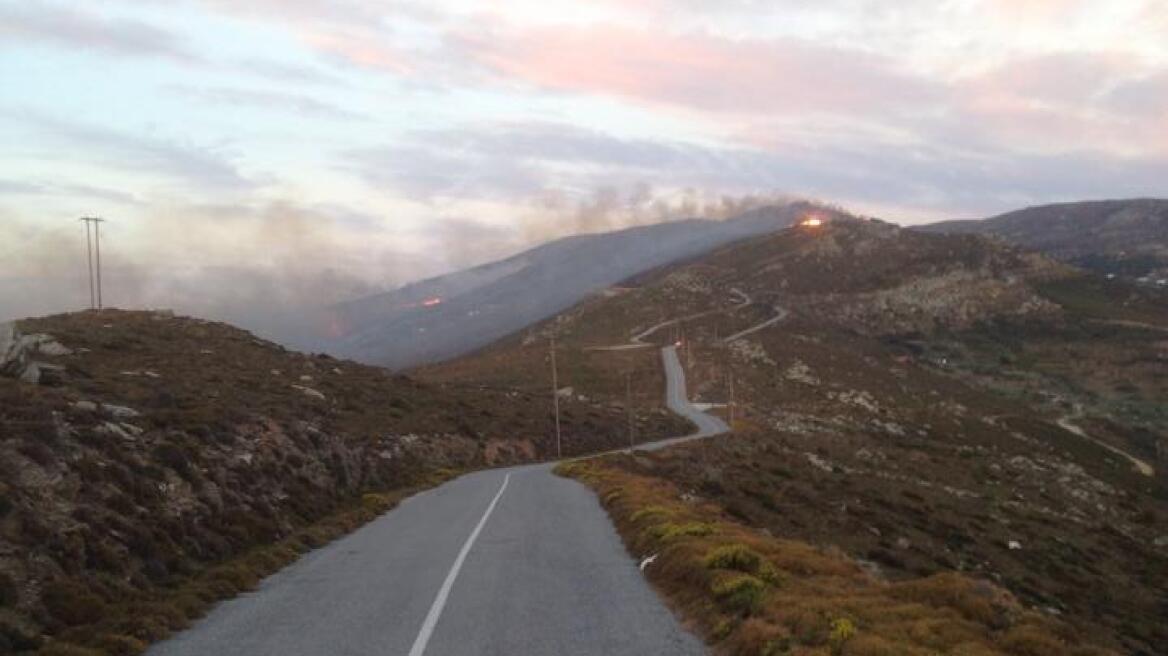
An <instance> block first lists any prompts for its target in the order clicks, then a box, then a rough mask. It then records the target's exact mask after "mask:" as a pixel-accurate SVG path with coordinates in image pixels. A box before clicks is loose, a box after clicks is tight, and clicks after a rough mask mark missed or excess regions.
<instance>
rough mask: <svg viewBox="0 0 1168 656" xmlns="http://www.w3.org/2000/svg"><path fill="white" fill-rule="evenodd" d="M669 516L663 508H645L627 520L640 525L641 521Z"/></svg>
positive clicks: (667, 511)
mask: <svg viewBox="0 0 1168 656" xmlns="http://www.w3.org/2000/svg"><path fill="white" fill-rule="evenodd" d="M668 516H669V510H668V509H667V508H665V507H663V506H645V507H644V508H641V509H640V510H638V511H637V512H635V513H633V514H632V516H630V517H629V520H630V521H632V522H635V523H640V522H641V521H643V520H646V519H649V520H657V519H664V518H666V517H668Z"/></svg>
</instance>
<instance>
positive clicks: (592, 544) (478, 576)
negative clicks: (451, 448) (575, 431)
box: [147, 347, 727, 656]
mask: <svg viewBox="0 0 1168 656" xmlns="http://www.w3.org/2000/svg"><path fill="white" fill-rule="evenodd" d="M662 362H663V365H664V367H665V373H666V381H667V382H666V399H665V400H666V403H667V404H668V406H669V407H670V409H672V410H673V411H674V412H677V413H678V414H680V415H682V416H684V417H686V418H688V419H690V420H691V421H692V422H693V423H694V424H695V425H696V426H697V427H698V430H697V431H696V432H695V433H693V434H691V435H687V436H683V437H678V438H673V439H669V440H662V441H660V442H653V443H650V444H643V445H640V446H639V447H638V448H648V449H656V448H661V447H663V446H667V445H669V444H674V443H677V442H681V441H685V440H692V439H697V438H700V437H707V436H710V435H716V434H719V433H721V432H724V431H726V430H727V428H726V425H725V424H724V423H723V422H722V421H721V420H720V419H717V418H715V417H711V416H709V415H706V414H705V413H702V412H700V411H699V410H697V409H696V408H694V407H693V406H692V405H691V404H690V403H689V401H688V399H687V398H686V391H685V389H686V388H685V372H684V371H683V370H682V367H681V363H680V362H679V361H678V358H677V352H676V350H675V349H674V348H673V347H666V348H664V349H662ZM551 469H552V465H551V464H550V463H544V464H539V465H528V466H523V467H512V468H508V469H499V470H489V471H481V472H476V473H473V474H468V475H466V476H462V477H460V478H458V479H456V480H453V481H451V482H449V483H446V484H444V485H441V486H439V487H437V488H434V489H433V490H429V491H427V492H423V493H421V494H419V495H416V496H414V497H412V498H410V499H408V500H406V501H405V502H403V503H402V504H401V505H400V506H399V507H398V508H397V509H395V510H393V511H392V512H389V513H386V514H385V515H383V516H381V517H379V518H378V519H376V520H374V521H373V522H371V523H369V524H367V525H366V526H364V527H362V528H361V529H359V530H357V531H356V532H354V533H352V534H350V535H348V536H346V537H344V538H341V539H340V540H337V541H336V542H333V543H331V544H329V545H327V546H325V547H323V548H321V549H318V550H316V551H314V552H312V553H310V554H308V555H306V556H305V557H303V558H301V559H300V560H299V561H297V562H296V563H294V564H292V565H290V566H289V567H287V568H285V569H284V570H281V571H280V572H279V573H277V574H275V575H273V576H271V577H269V578H267V579H265V580H264V581H263V583H261V584H260V587H259V588H258V589H257V590H256V591H254V592H251V593H248V594H245V595H242V596H240V597H238V598H236V599H233V600H230V601H227V602H224V603H222V604H220V605H219V606H217V607H216V608H215V609H214V610H212V612H211V613H210V614H208V615H207V616H206V617H205V618H203V619H202V620H200V621H199V622H198V623H196V624H195V625H194V626H193V627H192V628H190V629H189V630H187V631H184V632H182V633H180V634H177V635H175V636H174V637H172V638H171V639H169V640H166V641H164V642H161V643H158V644H156V645H155V646H153V647H152V648H151V649H150V650H149V651H148V652H147V653H148V654H149V655H150V656H195V655H204V654H217V655H221V656H237V655H238V656H243V655H245V654H246V655H248V656H316V655H319V654H330V655H338V656H350V655H351V656H358V655H361V656H367V655H372V654H410V655H411V656H422V655H423V654H430V655H438V654H441V655H443V656H472V655H474V656H488V655H492V656H493V655H503V654H530V655H539V654H548V655H549V656H550V655H557V656H560V655H562V656H600V655H606V656H607V655H613V656H620V655H625V654H627V655H629V656H634V655H635V656H643V655H644V654H678V655H680V656H690V655H693V656H696V655H698V654H704V653H705V648H704V646H703V645H702V643H701V641H700V640H698V639H697V638H696V637H694V636H693V635H692V634H690V633H689V632H687V631H686V630H685V629H684V628H682V626H681V625H680V623H679V622H678V620H677V618H676V617H674V616H673V614H672V613H671V612H670V611H669V610H668V609H667V608H666V607H665V606H664V604H662V602H661V600H660V599H659V598H658V597H657V595H656V593H654V592H653V590H652V589H651V588H650V587H649V585H648V584H647V582H646V581H645V579H644V577H643V576H642V574H641V572H640V571H639V569H638V566H637V563H636V562H635V561H634V560H633V559H632V558H631V557H630V556H629V554H628V553H627V552H626V551H625V548H624V546H623V544H622V543H621V540H620V538H619V536H618V535H617V534H616V531H615V530H614V529H613V527H612V524H611V522H610V521H609V519H608V515H607V514H606V513H605V512H604V509H603V508H602V507H601V506H600V504H599V503H598V501H597V499H596V496H595V495H594V494H593V493H592V492H591V491H590V490H588V489H587V488H585V487H584V486H583V485H581V484H580V483H578V482H576V481H573V480H570V479H566V478H562V477H559V476H556V475H554V474H553V473H552V471H551ZM468 536H469V537H468ZM452 563H453V565H452Z"/></svg>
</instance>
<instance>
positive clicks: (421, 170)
mask: <svg viewBox="0 0 1168 656" xmlns="http://www.w3.org/2000/svg"><path fill="white" fill-rule="evenodd" d="M1165 195H1168V0H1107V1H1106V2H1103V1H1099V0H1082V1H1080V0H900V1H898V2H890V1H886V0H820V1H818V2H805V1H802V0H765V1H755V0H720V1H705V0H676V1H674V2H667V1H665V0H628V1H625V2H622V1H618V0H592V1H590V2H578V3H577V2H564V1H557V2H547V1H546V0H545V1H536V0H513V1H496V2H490V3H484V2H453V1H451V0H428V1H424V2H409V1H397V0H390V1H386V2H372V1H359V0H253V1H248V0H103V1H102V2H100V3H98V2H62V1H59V0H46V1H40V0H0V319H5V318H11V317H16V316H24V315H29V314H43V313H46V312H54V311H61V310H68V309H77V308H80V307H84V306H85V305H87V303H88V288H87V287H86V283H85V280H86V267H85V261H84V254H85V241H84V229H83V227H82V226H81V224H79V223H78V222H77V220H76V218H77V217H79V216H83V215H99V216H102V217H104V218H105V219H107V222H106V223H105V224H104V225H103V243H102V245H103V255H104V257H105V265H106V267H107V274H106V280H107V283H106V288H107V291H106V298H107V303H108V304H113V305H122V306H132V307H140V306H150V307H174V308H177V309H179V310H183V311H189V312H193V313H198V314H203V315H207V316H211V317H213V318H222V319H229V320H238V321H240V322H242V323H245V324H246V325H248V327H252V328H257V329H259V330H261V332H262V331H263V330H265V329H274V328H273V327H278V326H280V325H283V324H285V323H287V321H288V320H289V319H288V317H289V316H294V315H296V314H298V313H299V312H300V311H301V309H302V308H304V307H306V306H317V305H323V304H328V303H332V302H336V301H339V300H344V299H347V298H352V297H355V296H359V295H361V294H365V293H370V292H373V291H376V290H381V289H386V288H392V287H395V286H397V285H400V284H402V283H404V282H407V281H409V280H414V279H419V278H422V277H426V276H430V275H435V274H438V273H442V272H446V271H450V270H453V269H459V268H463V267H465V266H468V265H471V264H476V263H480V262H483V261H487V260H490V259H494V258H497V257H500V256H503V255H508V254H510V253H513V252H515V251H517V250H519V249H522V248H523V247H526V246H530V245H533V244H535V243H539V242H541V241H544V240H547V239H550V238H554V237H558V236H563V235H566V234H572V233H577V232H586V231H595V230H603V229H611V228H616V227H621V226H624V225H630V224H637V223H646V222H653V221H659V220H665V219H671V218H676V217H680V216H688V215H708V216H715V217H717V216H724V215H726V214H732V213H733V211H734V210H735V209H737V208H741V207H743V206H745V205H749V204H751V203H757V202H761V201H762V200H765V199H770V198H777V197H778V198H785V197H792V196H795V197H805V198H812V199H819V200H823V201H826V202H831V203H834V204H838V205H841V206H843V207H845V208H848V209H851V210H853V211H856V212H858V213H862V214H867V215H874V216H879V217H881V218H885V219H888V220H892V221H895V222H898V223H920V222H925V221H930V220H938V219H946V218H959V217H960V218H965V217H981V216H988V215H992V214H995V213H999V212H1002V211H1006V210H1010V209H1015V208H1018V207H1021V206H1025V205H1032V204H1039V203H1045V202H1055V201H1064V200H1079V199H1087V198H1103V197H1130V196H1165ZM261 310H262V311H261Z"/></svg>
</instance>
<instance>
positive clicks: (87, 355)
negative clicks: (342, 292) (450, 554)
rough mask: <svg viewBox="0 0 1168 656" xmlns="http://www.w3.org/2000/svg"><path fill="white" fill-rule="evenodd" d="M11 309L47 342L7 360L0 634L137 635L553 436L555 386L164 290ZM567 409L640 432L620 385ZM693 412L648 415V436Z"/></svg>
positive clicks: (577, 426) (575, 421) (610, 435)
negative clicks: (392, 368) (145, 297)
mask: <svg viewBox="0 0 1168 656" xmlns="http://www.w3.org/2000/svg"><path fill="white" fill-rule="evenodd" d="M17 328H18V329H19V333H20V335H19V337H20V338H21V339H23V338H25V337H27V338H28V340H26V341H28V343H30V344H32V343H35V344H40V346H32V347H30V353H29V354H28V357H27V358H22V359H19V360H16V361H12V362H7V363H3V366H0V374H3V375H0V653H7V652H17V653H26V652H30V651H34V650H36V649H38V648H40V647H41V646H42V644H45V643H49V644H53V645H54V646H53V647H52V649H54V650H57V651H60V650H62V649H66V647H65V646H64V645H67V644H75V645H83V646H85V647H87V648H95V649H99V650H103V651H104V652H107V653H113V654H129V653H135V652H136V651H140V650H141V647H142V646H143V645H145V644H147V643H149V642H151V641H152V640H155V639H157V638H158V637H159V636H161V635H163V634H164V633H165V631H164V630H163V629H165V630H166V631H169V630H173V629H175V628H177V627H179V626H182V625H183V624H184V623H185V622H187V621H189V620H190V619H191V618H193V617H197V616H198V615H199V614H201V613H202V612H203V610H205V608H206V606H207V605H208V604H210V603H212V602H213V601H215V600H218V599H222V598H225V597H228V596H230V595H232V594H234V593H235V592H237V591H238V590H241V589H246V588H247V587H249V586H250V585H252V584H253V583H254V582H255V581H257V580H258V579H259V578H261V577H262V576H264V575H266V574H269V573H271V572H273V571H275V570H276V569H277V568H278V567H280V566H282V565H283V564H286V563H288V562H290V561H291V559H293V558H294V557H295V556H296V555H297V554H299V553H300V552H301V551H303V550H304V549H305V548H308V547H310V546H316V545H319V544H323V543H324V542H325V541H327V540H328V539H331V538H332V537H336V536H338V535H340V534H342V533H344V532H347V531H348V530H351V529H352V528H355V527H356V526H358V525H360V523H362V522H364V521H367V520H369V519H372V518H373V517H375V516H376V515H377V514H379V513H380V512H384V511H385V510H386V509H388V508H389V507H391V505H392V503H393V501H394V500H396V499H398V498H400V497H401V496H402V495H403V494H406V493H408V491H410V490H413V489H417V488H418V487H420V486H427V485H432V484H434V483H435V482H437V481H440V480H443V479H444V478H445V475H446V473H447V472H450V471H467V470H470V469H475V468H480V467H484V466H492V465H505V464H515V463H523V462H532V461H535V460H540V459H544V458H547V457H548V456H549V455H552V454H554V453H555V446H554V442H555V440H554V434H555V432H554V426H553V417H552V412H551V407H550V406H551V404H550V402H549V401H550V399H549V394H548V391H550V390H547V389H544V390H540V393H539V394H538V395H537V394H535V393H532V392H527V391H524V390H521V389H515V388H507V387H489V386H473V385H436V384H425V383H421V382H418V381H417V380H415V379H413V378H410V377H406V376H401V375H395V374H391V373H389V372H388V371H386V370H384V369H380V368H377V367H367V366H363V365H360V364H357V363H354V362H349V361H343V360H337V359H334V358H330V357H327V356H322V355H310V354H304V353H296V352H291V351H287V350H285V349H283V348H281V347H279V346H278V345H275V344H272V343H270V342H266V341H264V340H261V339H258V338H256V337H255V336H253V335H251V334H249V333H247V332H245V331H242V330H239V329H236V328H233V327H231V326H228V325H225V324H220V323H214V322H208V321H201V320H198V319H192V318H184V317H176V316H173V315H172V314H170V313H165V312H123V311H117V310H105V311H101V312H83V313H77V314H69V315H59V316H53V317H45V318H38V319H29V320H25V321H22V322H19V324H18V325H17ZM38 336H45V337H43V338H42V337H38ZM22 343H24V342H22ZM32 362H38V363H40V364H39V365H38V369H39V371H40V376H39V380H37V382H35V383H34V382H30V381H29V380H21V379H20V378H21V377H22V376H23V377H25V378H28V375H27V374H28V371H29V368H30V364H31V363H32ZM561 419H562V432H563V443H564V451H565V454H580V453H588V452H592V451H600V450H605V449H610V448H616V447H620V446H625V445H626V444H627V424H628V416H627V413H626V412H625V410H624V408H623V407H619V406H612V405H609V404H607V403H597V402H592V401H588V400H581V399H580V398H578V397H576V396H572V397H568V398H563V399H561ZM686 426H687V425H686V422H684V421H683V420H680V419H678V418H676V417H673V416H671V415H668V414H666V413H665V412H663V411H662V412H654V411H651V410H646V411H644V412H641V413H638V414H637V415H636V427H637V434H638V436H639V437H640V438H642V439H656V438H661V437H666V436H669V435H672V434H676V432H684V430H685V428H686ZM370 495H372V496H370Z"/></svg>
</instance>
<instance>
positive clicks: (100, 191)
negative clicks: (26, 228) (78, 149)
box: [0, 179, 142, 205]
mask: <svg viewBox="0 0 1168 656" xmlns="http://www.w3.org/2000/svg"><path fill="white" fill-rule="evenodd" d="M18 194H19V195H30V196H72V197H76V198H95V199H99V200H105V201H110V202H114V203H121V204H123V205H141V204H142V201H141V200H140V199H139V198H138V197H137V196H135V195H133V194H130V193H126V192H124V191H119V190H116V189H107V188H104V187H95V186H92V185H85V184H76V183H68V182H60V181H53V182H45V181H40V182H29V181H19V180H2V179H0V196H2V195H18Z"/></svg>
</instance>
